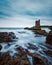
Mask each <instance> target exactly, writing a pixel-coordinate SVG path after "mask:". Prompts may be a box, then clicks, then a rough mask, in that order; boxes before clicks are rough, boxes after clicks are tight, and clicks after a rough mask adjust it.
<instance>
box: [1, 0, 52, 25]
mask: <svg viewBox="0 0 52 65" xmlns="http://www.w3.org/2000/svg"><path fill="white" fill-rule="evenodd" d="M16 19H17V20H16ZM36 19H41V21H43V22H44V23H43V22H42V23H43V24H45V23H46V24H47V23H49V24H50V23H52V0H0V21H2V23H3V21H5V22H7V23H8V25H10V26H13V25H12V21H13V24H14V22H15V21H16V22H17V23H18V24H19V25H21V24H22V23H24V24H25V25H27V26H28V24H30V26H31V24H32V25H33V23H34V20H36ZM9 21H10V22H11V23H9ZM16 22H15V25H16ZM21 22H22V23H21ZM32 22H33V23H32ZM24 24H23V25H24ZM3 25H4V24H3ZM6 25H7V24H5V25H4V26H6ZM21 26H22V25H21Z"/></svg>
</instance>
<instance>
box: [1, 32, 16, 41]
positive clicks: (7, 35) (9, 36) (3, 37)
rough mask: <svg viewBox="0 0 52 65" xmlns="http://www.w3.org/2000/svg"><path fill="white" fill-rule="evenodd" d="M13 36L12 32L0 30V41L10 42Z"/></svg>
mask: <svg viewBox="0 0 52 65" xmlns="http://www.w3.org/2000/svg"><path fill="white" fill-rule="evenodd" d="M15 38H16V36H15V34H14V33H13V32H0V42H11V41H12V40H13V39H15Z"/></svg>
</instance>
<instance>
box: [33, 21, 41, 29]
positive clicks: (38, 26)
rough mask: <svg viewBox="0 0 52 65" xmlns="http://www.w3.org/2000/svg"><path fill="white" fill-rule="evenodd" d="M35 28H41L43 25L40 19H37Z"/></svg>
mask: <svg viewBox="0 0 52 65" xmlns="http://www.w3.org/2000/svg"><path fill="white" fill-rule="evenodd" d="M34 29H35V30H41V26H40V20H37V21H35V27H34Z"/></svg>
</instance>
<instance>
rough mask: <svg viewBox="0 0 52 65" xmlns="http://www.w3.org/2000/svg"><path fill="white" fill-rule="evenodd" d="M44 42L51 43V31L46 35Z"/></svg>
mask: <svg viewBox="0 0 52 65" xmlns="http://www.w3.org/2000/svg"><path fill="white" fill-rule="evenodd" d="M46 43H47V44H49V45H52V31H50V32H49V34H48V35H47V37H46Z"/></svg>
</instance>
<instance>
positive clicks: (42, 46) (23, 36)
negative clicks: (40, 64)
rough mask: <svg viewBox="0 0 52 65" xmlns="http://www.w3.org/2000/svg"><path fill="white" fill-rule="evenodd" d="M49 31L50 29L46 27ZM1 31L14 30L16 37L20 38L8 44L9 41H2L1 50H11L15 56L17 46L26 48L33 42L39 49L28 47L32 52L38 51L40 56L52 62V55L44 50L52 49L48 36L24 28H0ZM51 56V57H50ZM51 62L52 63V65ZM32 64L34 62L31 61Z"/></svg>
mask: <svg viewBox="0 0 52 65" xmlns="http://www.w3.org/2000/svg"><path fill="white" fill-rule="evenodd" d="M45 30H46V31H47V32H49V31H50V30H49V29H45ZM0 32H14V33H15V35H16V37H17V38H18V39H15V40H14V42H8V43H9V44H11V45H10V46H8V43H4V42H3V43H0V44H1V45H2V49H1V51H0V52H3V53H4V52H9V53H10V55H11V56H14V55H15V53H17V51H16V50H15V48H16V47H17V46H20V47H22V48H24V49H28V48H27V47H28V45H29V44H28V43H30V44H33V46H36V47H37V48H38V49H37V50H32V49H28V51H29V52H30V53H37V54H39V55H40V56H42V57H44V58H46V59H47V60H48V62H49V63H51V64H52V57H50V56H48V55H46V54H45V53H44V51H47V50H50V51H52V50H51V49H50V48H49V47H50V46H49V45H47V44H46V36H43V35H36V34H34V33H33V32H32V31H30V30H25V29H23V28H0ZM28 58H29V59H30V62H31V61H32V58H31V57H30V56H28ZM48 58H49V59H48ZM51 64H50V65H51ZM31 65H32V62H31Z"/></svg>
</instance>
